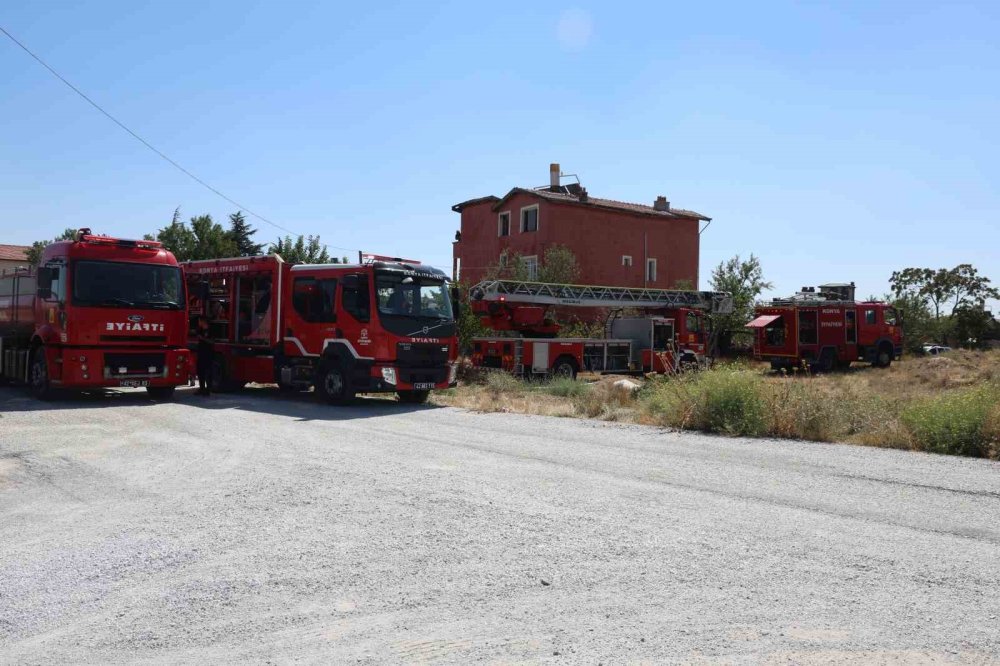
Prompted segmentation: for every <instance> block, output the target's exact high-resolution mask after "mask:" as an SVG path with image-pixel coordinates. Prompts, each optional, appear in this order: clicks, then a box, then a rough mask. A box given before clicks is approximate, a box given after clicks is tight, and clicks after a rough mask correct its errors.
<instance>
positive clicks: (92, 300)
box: [73, 261, 184, 310]
mask: <svg viewBox="0 0 1000 666" xmlns="http://www.w3.org/2000/svg"><path fill="white" fill-rule="evenodd" d="M181 294H182V292H181V271H180V269H179V268H177V267H176V266H163V265H161V264H134V263H125V262H117V261H78V262H76V263H75V264H74V267H73V304H74V305H84V306H100V307H121V308H131V307H142V308H153V309H161V310H180V309H182V308H183V307H184V299H183V297H182V295H181Z"/></svg>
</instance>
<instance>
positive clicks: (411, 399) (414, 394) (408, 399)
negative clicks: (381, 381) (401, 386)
mask: <svg viewBox="0 0 1000 666" xmlns="http://www.w3.org/2000/svg"><path fill="white" fill-rule="evenodd" d="M396 395H397V396H398V397H399V401H400V402H405V403H406V404H408V405H422V404H424V403H425V402H427V398H429V397H430V395H431V392H430V391H396Z"/></svg>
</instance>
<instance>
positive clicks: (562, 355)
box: [469, 280, 732, 377]
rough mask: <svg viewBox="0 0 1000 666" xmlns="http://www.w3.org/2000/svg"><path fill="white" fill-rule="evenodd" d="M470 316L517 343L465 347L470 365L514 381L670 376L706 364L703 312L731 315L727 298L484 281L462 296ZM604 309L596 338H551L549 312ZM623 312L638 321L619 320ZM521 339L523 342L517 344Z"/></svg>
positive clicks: (503, 340)
mask: <svg viewBox="0 0 1000 666" xmlns="http://www.w3.org/2000/svg"><path fill="white" fill-rule="evenodd" d="M469 294H470V299H471V302H472V309H473V311H475V312H476V313H477V314H478V315H479V317H480V319H481V320H482V322H483V323H484V324H485V325H486V326H488V327H489V328H491V329H493V330H495V331H510V332H513V333H516V334H518V335H519V337H507V336H496V337H482V338H475V339H474V340H473V341H472V364H473V365H474V366H477V367H484V368H501V369H504V370H507V371H508V372H511V373H513V374H516V375H520V376H564V377H575V376H576V374H577V373H578V372H581V371H587V372H598V373H640V372H656V373H672V372H677V371H678V370H682V369H685V368H688V367H697V366H702V365H706V364H707V363H708V361H709V356H710V353H709V343H708V340H709V323H708V319H707V315H708V313H709V312H726V311H729V310H731V308H732V299H731V298H730V297H729V295H728V294H724V293H721V292H707V291H681V290H667V289H644V288H627V287H596V286H587V285H569V284H542V283H533V282H519V281H514V280H489V281H485V282H482V283H480V284H478V285H476V286H475V287H473V288H472V289H471V290H470V292H469ZM556 307H558V308H579V307H584V308H597V309H603V310H611V311H612V315H611V316H610V317H609V318H608V320H607V323H606V326H605V331H606V333H605V337H603V338H557V337H555V336H556V334H557V333H558V332H559V330H560V325H559V324H558V323H557V322H556V321H555V319H554V316H553V314H552V309H553V308H556ZM625 308H629V309H635V310H642V311H643V312H644V313H645V314H644V315H643V316H629V317H623V316H621V311H622V310H623V309H625ZM520 336H526V337H520Z"/></svg>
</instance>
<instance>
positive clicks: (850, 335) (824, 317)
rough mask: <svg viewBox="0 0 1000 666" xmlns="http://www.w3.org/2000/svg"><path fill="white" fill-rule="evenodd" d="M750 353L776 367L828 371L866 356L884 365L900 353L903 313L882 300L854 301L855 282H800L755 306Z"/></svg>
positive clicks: (887, 365) (874, 363) (750, 326)
mask: <svg viewBox="0 0 1000 666" xmlns="http://www.w3.org/2000/svg"><path fill="white" fill-rule="evenodd" d="M747 328H750V329H752V330H753V331H754V345H753V352H754V357H755V358H757V359H759V360H762V361H769V362H770V363H771V367H772V368H773V369H775V370H777V369H782V368H786V369H787V368H792V367H798V366H803V365H805V366H808V367H809V368H810V369H812V370H814V371H815V370H821V371H830V370H832V369H834V368H846V367H848V366H850V364H851V363H852V362H854V361H864V362H866V363H870V364H872V365H874V366H876V367H879V368H887V367H889V365H891V364H892V362H893V361H894V360H896V359H898V358H900V357H901V356H902V354H903V321H902V314H901V313H900V312H899V311H897V310H896V309H895V308H893V307H892V306H891V305H889V304H888V303H884V302H882V301H864V302H857V301H855V300H854V283H853V282H852V283H850V284H826V285H821V286H820V287H819V288H818V289H817V288H815V287H803V288H802V290H801V291H800V292H798V293H797V294H795V295H793V296H789V297H787V298H776V299H774V300H773V301H772V302H771V303H770V304H769V305H761V306H758V307H757V308H756V310H755V319H754V320H753V321H751V322H750V323H749V324H747Z"/></svg>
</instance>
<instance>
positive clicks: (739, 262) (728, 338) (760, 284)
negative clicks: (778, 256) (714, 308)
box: [709, 254, 774, 352]
mask: <svg viewBox="0 0 1000 666" xmlns="http://www.w3.org/2000/svg"><path fill="white" fill-rule="evenodd" d="M709 284H710V285H711V286H712V289H714V290H715V291H726V292H729V293H730V294H732V297H733V312H732V314H728V315H715V317H714V319H713V325H714V332H715V334H716V335H717V336H718V337H717V339H718V345H719V348H720V349H721V350H722V351H723V352H726V351H729V350H730V349H731V348H732V342H733V338H734V337H735V338H744V339H745V338H748V337H749V334H748V333H747V332H746V329H745V328H744V327H745V326H746V324H747V322H749V321H750V320H751V319H753V315H754V304H755V303H756V301H757V299H758V298H759V297H760V294H761V292H763V291H764V290H765V289H771V288H772V287H773V286H774V285H772V284H771V283H770V282H768V281H767V280H765V279H764V270H763V268H762V267H761V265H760V259H758V258H757V257H755V256H754V255H753V254H751V255H750V258H749V259H746V260H744V259H741V258H740V255H736V256H734V257H733V258H732V259H729V260H728V261H723V262H720V263H719V265H718V266H716V267H715V269H714V270H713V271H712V277H711V279H710V280H709Z"/></svg>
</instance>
